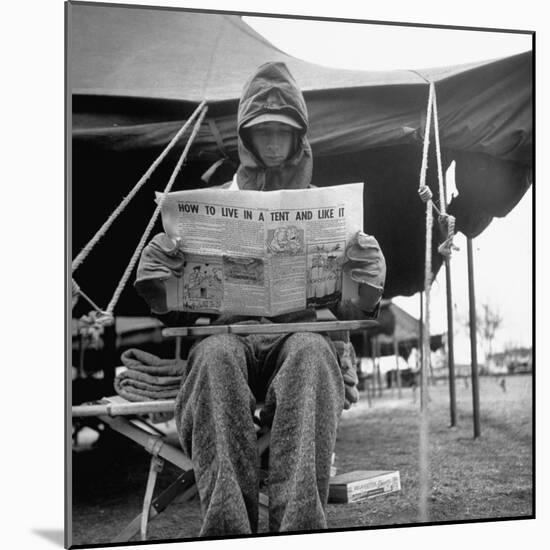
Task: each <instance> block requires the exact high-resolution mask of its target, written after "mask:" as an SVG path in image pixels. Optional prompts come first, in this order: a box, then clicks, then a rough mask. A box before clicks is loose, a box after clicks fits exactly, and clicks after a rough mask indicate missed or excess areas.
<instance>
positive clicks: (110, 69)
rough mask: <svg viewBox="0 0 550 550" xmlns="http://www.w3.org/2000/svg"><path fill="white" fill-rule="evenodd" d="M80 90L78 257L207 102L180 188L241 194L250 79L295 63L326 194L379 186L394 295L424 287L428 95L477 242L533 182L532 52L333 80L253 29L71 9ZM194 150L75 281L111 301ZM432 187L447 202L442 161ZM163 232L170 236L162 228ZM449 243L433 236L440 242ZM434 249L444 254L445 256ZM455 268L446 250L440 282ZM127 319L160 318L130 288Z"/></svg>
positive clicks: (158, 12)
mask: <svg viewBox="0 0 550 550" xmlns="http://www.w3.org/2000/svg"><path fill="white" fill-rule="evenodd" d="M67 10H68V24H69V26H68V35H67V44H68V58H67V86H68V90H67V92H68V94H67V95H68V108H69V113H70V114H71V118H70V121H71V124H72V125H71V128H70V131H71V133H72V140H71V141H70V143H69V160H70V172H69V173H70V177H71V183H72V186H71V190H72V212H71V214H72V217H71V218H70V222H71V223H72V235H71V239H72V242H71V246H72V250H73V254H76V253H78V252H79V251H80V250H81V248H82V246H83V245H84V244H85V243H86V242H87V241H88V240H89V239H90V238H91V236H92V235H93V234H94V233H95V231H96V230H97V228H98V227H99V226H100V224H101V223H102V222H103V221H104V220H105V219H106V217H107V216H108V215H109V214H110V213H111V212H112V210H113V209H114V208H115V207H116V205H117V204H118V203H119V202H120V200H121V199H122V198H123V197H124V196H125V195H126V194H127V193H128V191H129V190H130V189H131V188H132V187H133V185H134V184H135V183H136V181H137V180H138V179H139V178H140V177H141V176H142V175H143V173H144V172H145V171H146V169H147V168H148V167H149V165H150V164H151V163H152V161H153V160H154V159H155V158H156V156H157V155H158V154H159V153H160V151H161V150H162V149H163V147H164V146H165V145H166V144H167V143H168V141H169V140H170V139H171V138H172V137H173V135H174V134H175V133H176V131H177V129H179V127H181V125H182V124H183V122H184V121H185V120H186V118H187V117H188V116H189V115H190V113H191V112H193V110H194V109H195V107H196V106H197V105H198V103H199V102H200V101H201V100H202V99H203V98H205V99H206V100H207V101H208V105H209V111H208V114H207V118H206V120H205V122H204V123H203V125H202V127H201V130H200V132H199V135H198V138H197V140H196V142H195V145H194V146H193V148H192V150H191V152H190V157H189V160H188V163H187V164H186V166H185V168H184V170H183V171H182V173H181V174H180V175H179V176H178V179H177V181H176V184H175V187H174V189H185V188H192V187H201V186H204V185H206V184H205V183H204V182H203V181H202V180H201V177H200V176H201V175H202V174H203V173H204V172H205V171H206V170H207V169H208V168H209V167H210V166H211V165H212V164H213V163H214V162H216V161H217V160H219V159H224V162H223V164H222V166H221V167H220V168H219V169H218V170H217V171H216V173H215V174H214V176H213V177H212V179H211V180H210V182H209V185H212V184H217V183H221V182H223V181H227V179H229V178H230V177H231V175H232V174H233V172H234V170H235V168H236V165H237V162H238V158H237V150H236V144H237V141H236V110H237V103H238V98H239V96H240V93H241V89H242V86H243V84H244V82H245V80H246V79H247V78H248V76H249V75H250V74H251V73H252V72H253V71H254V70H255V69H256V68H257V67H258V66H259V65H260V64H261V63H264V62H266V61H275V60H279V61H284V62H285V63H287V65H288V67H289V69H290V70H291V72H292V73H293V75H294V76H295V78H296V80H297V82H298V84H299V85H300V86H301V88H302V89H303V91H304V95H305V98H306V102H307V105H308V109H309V115H310V127H311V130H310V134H309V136H310V141H311V144H312V148H313V153H314V173H313V181H314V183H315V184H316V185H319V186H325V185H338V184H343V183H349V182H356V181H364V182H365V191H364V211H365V223H364V226H365V230H366V231H367V232H369V233H372V234H374V235H375V236H376V237H377V238H378V240H379V242H380V244H381V246H382V248H383V250H384V253H385V255H386V260H387V265H388V276H387V284H386V292H385V297H386V298H391V297H393V296H397V295H411V294H413V293H415V292H417V291H418V290H420V289H421V288H422V287H423V276H424V275H423V270H424V253H423V250H424V238H425V237H424V205H423V204H422V203H421V201H420V200H419V199H418V196H417V188H418V178H419V173H420V164H421V151H422V139H423V129H424V123H425V115H426V104H427V98H428V83H429V82H430V81H433V82H434V83H435V85H436V90H437V97H438V110H439V126H440V135H441V143H442V155H443V163H444V169H446V168H447V167H448V166H449V165H450V163H451V162H452V161H453V160H454V161H456V186H457V189H458V191H459V194H458V196H457V197H455V198H454V199H453V201H452V202H451V204H450V207H449V212H450V213H452V214H454V215H455V216H456V220H457V229H458V230H459V231H462V232H463V233H464V234H466V235H468V236H470V237H474V236H476V235H478V234H479V233H480V232H481V231H483V229H485V228H486V227H487V225H488V224H489V223H490V221H491V220H492V218H493V217H494V216H499V217H500V216H505V215H506V214H507V213H508V212H509V211H510V210H511V209H512V208H513V207H514V206H515V204H517V202H518V201H519V200H520V198H521V197H522V196H523V194H524V193H525V191H526V190H527V188H528V187H529V185H530V184H531V177H532V176H531V174H532V157H533V152H532V66H533V61H532V54H531V52H525V53H522V54H519V55H514V56H511V57H506V58H502V59H496V60H491V61H485V62H479V63H474V64H469V65H462V66H453V67H439V68H434V69H426V70H422V71H419V70H415V71H412V70H411V71H408V70H398V71H385V72H372V71H352V70H340V69H332V68H326V67H322V66H319V65H316V64H313V63H308V62H305V61H303V60H300V59H297V58H295V57H292V56H290V55H287V54H286V53H284V52H282V51H280V50H279V49H277V48H276V47H274V46H273V45H272V44H270V43H269V42H268V41H266V40H265V39H264V38H263V37H262V36H260V35H259V34H258V33H257V32H255V31H254V30H253V29H252V28H250V27H249V26H248V25H247V24H246V23H245V22H244V21H243V20H242V18H241V17H239V16H234V15H228V14H219V13H205V12H192V11H188V10H172V9H158V8H155V9H152V8H147V7H143V8H142V7H139V8H138V7H131V8H129V7H123V6H115V5H113V6H108V5H101V4H98V5H90V4H79V3H69V4H67ZM181 147H183V145H181V146H180V147H179V148H175V150H174V151H173V152H172V153H171V154H170V155H169V156H168V157H167V159H165V162H164V163H163V166H162V167H161V168H159V169H158V170H157V171H156V172H155V174H154V176H153V178H152V180H151V181H150V182H148V184H147V185H146V186H145V188H144V189H143V190H142V191H140V193H139V194H138V195H137V196H136V198H135V199H134V201H133V203H132V204H131V206H130V207H129V208H128V209H127V211H125V213H124V214H123V215H122V216H121V218H120V220H118V221H117V223H116V224H115V225H114V226H113V228H112V230H111V233H110V234H109V237H108V238H107V239H104V240H103V241H101V242H100V244H99V245H98V246H97V247H96V249H95V250H94V252H93V253H92V254H91V255H90V256H89V258H88V259H87V261H86V262H85V264H84V265H83V266H81V267H80V268H79V269H78V271H77V272H76V274H75V279H76V280H77V281H78V282H79V284H80V285H81V286H82V288H83V289H84V290H85V291H86V292H88V293H89V295H90V296H92V297H93V298H94V299H95V300H96V303H99V304H100V305H103V304H106V303H107V302H108V301H109V299H110V297H111V295H112V292H113V290H114V287H115V285H116V282H117V281H118V278H119V277H120V275H121V274H122V272H123V271H124V268H125V266H126V265H127V263H128V260H129V258H130V256H131V253H132V251H133V250H134V248H135V246H136V244H137V242H138V241H139V237H140V236H141V233H142V231H143V229H144V227H145V225H146V223H147V220H148V219H149V216H150V214H151V212H152V208H153V202H152V200H153V192H154V190H160V189H162V188H163V187H164V185H165V183H166V181H167V178H168V177H169V175H170V173H171V171H172V169H173V166H174V165H175V162H176V159H177V158H178V155H179V153H180V152H181ZM427 183H428V185H429V186H430V187H431V188H432V190H433V191H434V196H435V197H437V196H438V195H437V177H436V163H435V158H434V157H433V156H431V157H430V159H429V171H428V179H427ZM160 228H161V226H160V223H159V225H158V229H159V230H160ZM441 239H442V237H441V235H440V234H439V232H438V230H437V228H434V243H435V244H437V243H439V242H440V241H441ZM436 248H437V247H436V246H434V251H435V250H436ZM441 262H442V259H441V257H440V255H439V254H437V252H434V260H433V265H434V270H435V271H436V272H437V270H438V269H439V268H440V266H441ZM116 313H117V314H121V313H122V314H132V315H142V314H145V313H147V312H146V308H145V305H144V303H143V302H142V301H141V300H140V299H139V298H137V297H136V295H135V293H134V292H133V290H132V289H131V288H130V289H127V290H126V291H125V292H124V293H123V295H122V297H121V300H120V302H119V306H118V307H117V310H116Z"/></svg>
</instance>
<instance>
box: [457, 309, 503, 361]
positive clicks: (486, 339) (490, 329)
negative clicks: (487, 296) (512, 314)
mask: <svg viewBox="0 0 550 550" xmlns="http://www.w3.org/2000/svg"><path fill="white" fill-rule="evenodd" d="M480 309H481V311H479V310H478V311H477V312H476V328H477V335H478V337H479V339H480V340H481V342H482V345H483V351H484V353H485V360H487V359H488V358H489V357H490V356H491V355H492V354H493V342H494V340H495V336H496V333H497V331H498V329H499V328H500V327H501V326H502V321H503V318H502V316H501V315H500V312H499V311H498V309H496V308H493V307H492V306H490V305H489V304H487V303H484V304H481V308H480ZM462 324H463V326H464V327H465V328H466V330H467V331H468V333H469V331H470V320H469V318H466V319H464V320H463V323H462Z"/></svg>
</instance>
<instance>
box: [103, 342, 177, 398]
mask: <svg viewBox="0 0 550 550" xmlns="http://www.w3.org/2000/svg"><path fill="white" fill-rule="evenodd" d="M121 360H122V363H123V366H124V367H126V368H124V369H119V370H120V371H121V372H119V373H118V374H117V376H116V378H115V383H114V386H115V391H116V392H117V393H118V394H119V395H120V396H121V397H124V399H127V400H128V401H133V402H136V401H153V400H156V399H173V398H175V397H176V395H177V394H178V391H179V388H180V386H181V383H182V380H183V378H184V374H185V367H186V362H185V361H182V360H176V359H161V358H160V357H157V356H156V355H153V354H152V353H148V352H146V351H142V350H139V349H135V348H134V349H129V350H127V351H125V352H124V353H123V354H122V356H121Z"/></svg>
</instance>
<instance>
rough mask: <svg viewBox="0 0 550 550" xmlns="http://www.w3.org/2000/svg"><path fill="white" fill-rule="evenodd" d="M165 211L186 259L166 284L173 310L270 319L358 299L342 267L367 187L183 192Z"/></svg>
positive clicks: (173, 197)
mask: <svg viewBox="0 0 550 550" xmlns="http://www.w3.org/2000/svg"><path fill="white" fill-rule="evenodd" d="M160 197H161V194H160V193H157V202H159V200H160ZM161 213H162V222H163V226H164V230H165V232H166V234H167V235H168V236H169V237H170V238H172V239H173V240H174V241H175V240H179V242H180V247H181V249H182V251H183V252H184V254H185V264H184V268H183V275H182V276H181V277H179V278H176V277H173V278H170V279H168V280H167V281H166V288H167V305H168V307H169V308H170V309H171V310H174V311H194V312H202V313H222V312H231V313H236V314H243V315H253V316H265V317H271V316H274V315H280V314H282V313H289V312H292V311H299V310H302V309H305V308H306V307H310V306H313V307H316V308H318V307H326V306H329V305H332V304H335V303H337V302H338V301H339V300H341V299H342V298H347V297H356V296H357V287H356V285H355V283H353V282H352V281H351V279H349V277H347V276H346V275H345V274H344V273H343V269H342V265H343V263H344V255H345V251H346V246H347V245H348V243H349V241H350V239H351V238H352V237H353V236H354V235H355V234H356V233H357V231H358V230H360V229H363V184H362V183H353V184H346V185H339V186H334V187H322V188H310V189H300V190H280V191H269V192H261V191H234V190H230V189H200V190H199V189H195V190H190V191H177V192H173V193H169V194H168V195H167V197H166V199H165V201H164V203H163V205H162V210H161Z"/></svg>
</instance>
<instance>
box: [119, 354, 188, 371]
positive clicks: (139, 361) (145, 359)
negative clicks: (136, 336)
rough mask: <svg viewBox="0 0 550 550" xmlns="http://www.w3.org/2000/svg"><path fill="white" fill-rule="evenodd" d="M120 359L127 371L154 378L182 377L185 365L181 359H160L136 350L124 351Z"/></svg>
mask: <svg viewBox="0 0 550 550" xmlns="http://www.w3.org/2000/svg"><path fill="white" fill-rule="evenodd" d="M120 359H121V361H122V364H123V365H124V366H125V367H128V368H129V369H132V370H135V371H139V372H144V373H148V374H153V375H156V376H182V375H183V374H184V372H185V366H186V364H187V362H186V361H183V360H182V359H179V360H176V359H161V358H160V357H157V356H156V355H153V354H152V353H147V352H146V351H142V350H140V349H136V348H131V349H128V350H126V351H125V352H124V353H123V354H122V355H121V356H120Z"/></svg>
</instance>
